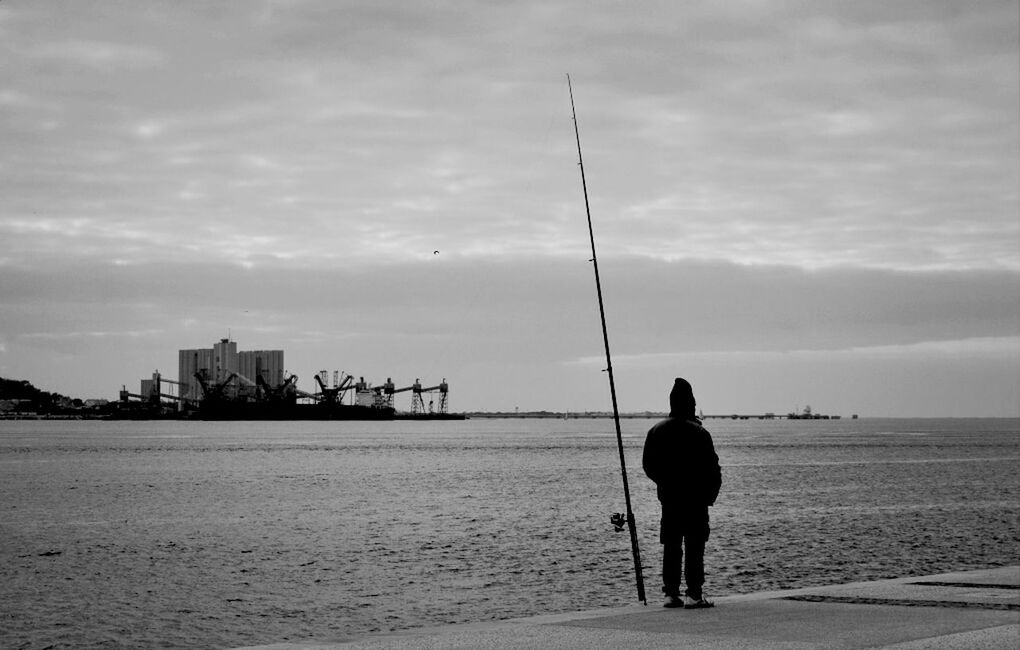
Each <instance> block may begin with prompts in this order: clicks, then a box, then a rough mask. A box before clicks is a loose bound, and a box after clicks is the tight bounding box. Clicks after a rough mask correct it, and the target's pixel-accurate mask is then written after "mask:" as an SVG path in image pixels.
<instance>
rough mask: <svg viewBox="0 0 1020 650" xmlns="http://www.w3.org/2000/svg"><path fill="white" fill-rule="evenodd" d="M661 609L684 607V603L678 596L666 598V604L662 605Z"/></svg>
mask: <svg viewBox="0 0 1020 650" xmlns="http://www.w3.org/2000/svg"><path fill="white" fill-rule="evenodd" d="M662 606H663V607H670V608H673V607H684V601H683V599H681V598H680V596H666V602H664V603H663V604H662Z"/></svg>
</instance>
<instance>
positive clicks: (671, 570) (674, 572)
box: [659, 502, 710, 599]
mask: <svg viewBox="0 0 1020 650" xmlns="http://www.w3.org/2000/svg"><path fill="white" fill-rule="evenodd" d="M709 533H710V528H709V525H708V507H707V506H695V507H691V506H688V505H686V504H684V505H675V504H672V503H669V502H664V503H663V504H662V522H661V526H660V529H659V541H660V542H662V591H663V592H665V594H666V595H667V596H679V595H680V583H681V578H682V579H683V581H684V582H685V583H686V585H687V589H686V591H685V593H686V594H687V595H688V596H690V597H691V598H694V599H699V598H701V596H702V593H701V588H702V586H704V584H705V543H706V542H707V541H708V536H709Z"/></svg>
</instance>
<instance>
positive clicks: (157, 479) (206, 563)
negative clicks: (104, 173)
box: [0, 419, 1020, 648]
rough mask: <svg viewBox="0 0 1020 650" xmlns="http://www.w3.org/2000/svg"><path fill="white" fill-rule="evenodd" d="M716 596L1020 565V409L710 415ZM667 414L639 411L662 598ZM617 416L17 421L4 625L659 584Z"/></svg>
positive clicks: (418, 616)
mask: <svg viewBox="0 0 1020 650" xmlns="http://www.w3.org/2000/svg"><path fill="white" fill-rule="evenodd" d="M706 424H707V426H708V428H709V429H710V430H711V431H712V433H713V436H714V438H715V441H716V448H717V451H718V453H719V456H720V459H721V462H722V464H723V490H722V494H721V496H720V499H719V503H718V504H717V506H716V507H715V508H713V510H712V537H711V539H710V540H709V544H708V549H707V552H706V555H707V557H706V563H707V569H708V575H707V584H706V590H707V591H708V592H709V593H710V594H711V595H715V596H719V595H725V594H732V593H744V592H752V591H759V590H764V589H779V588H788V587H798V586H808V585H818V584H828V583H833V582H845V581H852V580H866V579H879V578H887V577H899V576H905V575H923V574H929V573H937V572H943V571H951V570H960V569H968V568H978V567H989V566H1001V565H1006V564H1016V563H1018V558H1017V549H1018V541H1020V532H1018V528H1020V523H1018V522H1020V506H1018V504H1020V473H1018V472H1017V471H1016V470H1017V467H1018V461H1020V421H1018V420H986V419H979V420H968V419H961V420H877V419H864V420H839V421H831V420H830V421H797V422H787V421H771V422H770V421H757V420H751V421H730V420H709V421H708V422H707V423H706ZM650 425H651V422H650V421H648V420H624V421H623V427H624V439H625V446H626V456H627V463H628V470H629V473H630V482H631V492H632V497H633V500H634V512H635V517H636V519H637V522H638V529H639V530H638V533H639V538H640V542H641V551H642V554H643V564H644V566H645V569H644V575H645V580H646V585H647V590H648V595H649V598H650V601H651V603H652V604H653V605H657V604H658V597H659V593H658V585H659V582H658V580H659V570H658V567H659V562H660V561H661V547H660V546H659V545H658V543H657V541H658V537H657V526H658V521H657V520H658V503H657V502H656V500H655V492H654V486H653V485H652V484H651V483H650V482H649V481H648V480H647V479H646V478H645V477H644V475H643V473H642V472H641V468H640V457H641V445H642V443H643V440H644V433H645V431H646V430H647V429H648V427H649V426H650ZM623 510H624V504H623V497H622V482H621V479H620V470H619V459H618V454H617V451H616V441H615V435H614V433H613V425H612V421H611V420H467V421H464V422H431V423H429V422H425V423H422V422H418V423H414V422H375V423H366V422H342V423H325V422H300V423H279V422H274V423H250V422H245V423H194V422H190V423H189V422H94V421H93V422H89V421H84V422H57V421H41V422H34V421H33V422H26V421H16V422H12V421H7V422H0V513H2V516H0V646H2V647H5V648H47V647H184V646H186V647H220V648H222V647H236V646H242V645H251V644H259V643H272V642H282V641H291V642H300V641H311V640H315V641H318V642H328V641H338V640H343V639H346V638H350V637H354V636H359V635H364V634H367V633H370V632H377V631H387V630H393V629H402V628H409V627H416V626H432V625H440V624H444V623H454V622H466V621H484V620H489V619H500V618H510V617H517V616H526V615H531V614H539V613H553V612H561V611H574V610H578V609H587V608H593V607H600V606H612V605H622V604H628V603H632V602H635V599H636V589H635V586H634V576H633V560H632V559H631V550H630V540H629V536H628V535H627V533H626V532H621V533H617V532H615V531H614V530H613V527H612V526H611V525H610V523H609V516H610V514H611V513H613V512H618V511H623Z"/></svg>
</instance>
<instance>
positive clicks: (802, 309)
mask: <svg viewBox="0 0 1020 650" xmlns="http://www.w3.org/2000/svg"><path fill="white" fill-rule="evenodd" d="M568 74H569V75H570V80H571V83H572V87H573V95H574V100H575V103H576V110H577V125H578V128H579V133H580V141H581V147H582V153H583V161H584V173H585V180H586V183H587V190H588V199H589V203H590V212H591V219H592V223H593V232H594V236H595V243H596V251H597V257H598V266H599V271H600V275H601V280H602V289H603V297H604V300H605V316H606V322H607V326H608V334H609V343H610V349H611V352H612V364H613V369H614V375H615V380H616V388H617V393H618V397H619V406H620V409H621V410H622V411H625V412H631V411H646V410H650V411H661V410H665V409H667V408H668V399H667V397H668V391H669V388H670V387H671V385H672V379H673V378H674V377H676V376H683V377H686V378H687V379H689V380H690V381H691V383H692V384H693V386H694V390H695V395H696V397H697V400H698V406H699V408H701V409H702V410H703V411H704V413H706V414H719V413H764V412H776V413H786V412H789V411H793V410H795V409H802V408H804V407H805V406H807V405H810V406H812V408H813V409H814V410H815V411H816V412H821V413H827V414H838V415H842V416H843V417H848V416H849V415H851V414H855V413H856V414H860V415H861V417H868V416H894V417H912V416H959V417H969V416H1020V4H1018V2H1017V1H1016V0H1008V1H1001V2H1000V1H992V0H977V1H975V2H957V1H945V2H943V1H938V0H903V1H898V2H887V1H884V0H882V1H872V0H861V1H855V2H838V1H829V2H827V1H824V0H822V1H810V2H807V1H805V2H797V1H767V0H734V1H729V2H708V1H706V2H699V1H693V2H673V1H668V2H658V1H654V0H653V1H649V2H626V1H623V0H618V1H613V2H590V1H584V2H582V1H580V0H577V1H562V2H561V1H556V0H541V1H538V0H536V1H534V2H531V1H523V2H494V1H482V0H476V1H463V2H452V1H430V2H385V1H378V0H370V1H364V2H349V1H325V0H244V1H233V2H231V1H225V2H197V1H185V0H168V1H165V2H163V1H159V0H146V2H135V1H133V0H132V1H116V0H101V1H100V0H95V1H93V0H78V1H76V2H56V1H52V0H32V1H28V0H0V376H3V377H7V378H16V379H27V380H29V381H31V382H32V383H33V384H35V385H36V386H38V387H40V388H42V389H44V390H49V391H55V392H60V393H63V394H66V395H70V396H73V397H81V398H92V397H105V398H110V399H112V398H115V397H116V395H117V392H118V391H119V390H120V388H121V386H122V385H127V386H128V388H129V389H131V390H136V389H137V387H138V382H139V379H141V378H144V377H147V376H151V374H152V372H153V371H155V370H157V369H158V370H160V371H161V372H162V373H163V374H164V375H165V376H168V377H175V376H176V374H177V350H178V349H182V348H200V347H211V346H212V344H213V343H214V342H215V341H217V340H219V339H220V338H224V337H228V336H229V337H230V338H231V339H233V340H235V341H236V342H237V345H238V348H239V349H241V350H246V349H283V350H284V351H285V361H286V365H287V369H288V371H289V372H292V373H294V374H296V375H297V376H298V378H299V379H298V386H299V387H300V388H302V389H304V390H307V391H312V390H313V388H314V384H313V379H312V377H313V374H314V373H316V372H318V371H319V370H322V369H327V370H329V371H330V372H332V371H333V370H341V371H343V372H345V373H348V374H352V375H355V376H362V377H364V378H365V379H366V380H367V381H370V382H372V383H374V384H379V383H382V382H383V381H385V380H386V378H387V377H391V378H392V379H393V381H394V383H395V384H397V385H398V386H407V385H410V384H411V383H413V382H414V380H415V379H420V380H421V382H422V384H423V385H426V386H428V385H434V384H438V383H439V382H440V381H441V380H443V379H445V380H446V381H447V382H448V383H449V386H450V408H451V410H454V411H480V410H489V411H497V410H513V409H521V410H541V409H545V410H555V411H585V410H599V411H608V410H610V409H611V402H610V395H609V387H608V381H607V375H606V373H605V372H604V371H603V370H604V369H605V367H606V358H605V351H604V349H603V339H602V330H601V325H600V321H599V308H598V302H597V297H596V291H595V278H594V274H593V265H592V264H591V262H590V259H591V257H592V255H591V244H590V241H589V234H588V224H587V216H586V211H585V198H584V194H583V191H582V183H581V180H582V179H581V175H580V168H579V166H578V151H577V141H576V140H575V133H574V122H573V120H572V116H571V104H570V94H569V92H568V85H567V75H568ZM407 395H408V393H404V394H402V396H407ZM400 397H401V396H398V403H397V406H398V408H409V407H410V404H409V402H410V400H409V398H408V399H407V400H406V401H407V402H408V403H407V404H403V403H401V402H400V401H399V398H400Z"/></svg>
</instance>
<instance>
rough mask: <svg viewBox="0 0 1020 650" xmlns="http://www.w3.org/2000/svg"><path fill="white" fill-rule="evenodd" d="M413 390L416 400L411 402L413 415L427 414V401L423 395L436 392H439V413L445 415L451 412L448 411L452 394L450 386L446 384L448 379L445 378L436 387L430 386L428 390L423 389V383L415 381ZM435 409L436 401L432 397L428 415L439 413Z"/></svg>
mask: <svg viewBox="0 0 1020 650" xmlns="http://www.w3.org/2000/svg"><path fill="white" fill-rule="evenodd" d="M412 388H413V390H414V398H413V400H412V401H411V413H413V414H414V415H421V414H424V413H425V412H426V411H425V400H424V399H423V398H422V393H432V392H436V391H438V392H439V411H438V413H443V414H445V413H448V412H449V411H448V409H449V399H448V398H449V394H450V386H449V385H448V384H447V383H446V378H445V377H444V378H443V381H441V382H439V383H438V384H436V385H435V386H429V387H428V388H422V387H421V383H420V382H419V381H418V380H417V379H415V380H414V386H413V387H412ZM434 407H435V404H434V400H433V399H431V396H430V398H429V407H428V413H429V414H432V413H436V412H437V411H435V410H434Z"/></svg>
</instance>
